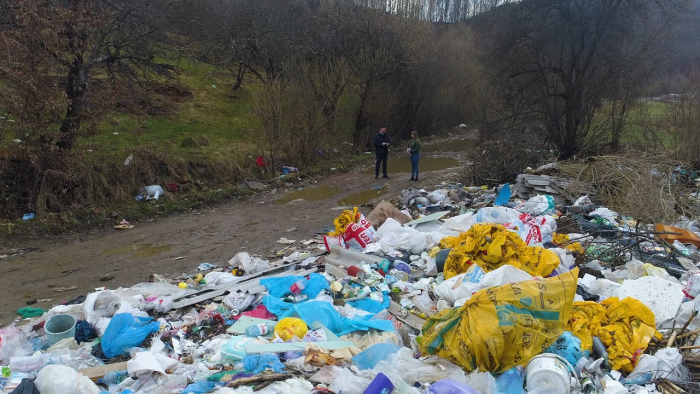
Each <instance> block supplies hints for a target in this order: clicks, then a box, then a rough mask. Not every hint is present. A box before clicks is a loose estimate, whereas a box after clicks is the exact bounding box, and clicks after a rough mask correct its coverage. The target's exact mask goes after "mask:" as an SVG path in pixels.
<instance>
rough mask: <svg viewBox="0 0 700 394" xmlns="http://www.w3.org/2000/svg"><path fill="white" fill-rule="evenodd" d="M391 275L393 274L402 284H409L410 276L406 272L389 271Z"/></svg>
mask: <svg viewBox="0 0 700 394" xmlns="http://www.w3.org/2000/svg"><path fill="white" fill-rule="evenodd" d="M389 274H391V276H393V277H395V278H396V279H397V280H400V281H402V282H408V274H407V273H406V272H404V271H400V270H397V269H392V270H391V271H389Z"/></svg>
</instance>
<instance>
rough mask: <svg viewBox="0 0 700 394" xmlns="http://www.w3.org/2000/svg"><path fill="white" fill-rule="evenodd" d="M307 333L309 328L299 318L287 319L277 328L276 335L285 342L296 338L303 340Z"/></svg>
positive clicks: (278, 324)
mask: <svg viewBox="0 0 700 394" xmlns="http://www.w3.org/2000/svg"><path fill="white" fill-rule="evenodd" d="M307 332H309V327H308V326H307V325H306V323H304V321H303V320H301V319H299V318H298V317H285V318H284V319H282V320H280V321H279V322H278V323H277V325H276V326H275V334H277V336H278V337H280V338H282V339H283V340H285V341H288V340H290V339H292V338H294V337H297V338H299V339H303V338H304V336H305V335H306V333H307Z"/></svg>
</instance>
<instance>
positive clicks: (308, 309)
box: [263, 295, 394, 336]
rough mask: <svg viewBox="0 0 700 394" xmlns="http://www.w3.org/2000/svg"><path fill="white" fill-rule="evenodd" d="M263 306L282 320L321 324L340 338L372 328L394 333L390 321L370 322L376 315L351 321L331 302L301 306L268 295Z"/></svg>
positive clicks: (315, 302) (308, 303)
mask: <svg viewBox="0 0 700 394" xmlns="http://www.w3.org/2000/svg"><path fill="white" fill-rule="evenodd" d="M263 304H264V305H265V307H266V308H267V310H268V311H270V313H272V314H275V315H277V317H278V318H279V319H280V320H281V319H284V318H285V317H299V318H300V319H301V320H303V321H304V322H305V323H306V324H314V323H316V322H319V323H321V324H323V325H324V326H326V327H327V328H328V329H329V330H331V332H332V333H333V334H336V335H339V336H340V335H345V334H349V333H351V332H353V331H357V330H363V331H368V330H369V329H370V328H374V329H377V330H380V331H391V332H393V331H394V325H393V323H392V322H391V321H389V320H370V319H371V318H372V317H373V316H374V315H365V316H362V317H356V318H355V319H349V318H347V317H343V316H341V315H340V313H338V311H336V310H335V309H334V308H333V305H331V304H330V303H329V302H324V301H315V300H312V301H307V302H304V303H301V304H290V303H287V302H284V301H281V300H279V299H277V298H275V297H272V296H269V295H267V296H265V298H263Z"/></svg>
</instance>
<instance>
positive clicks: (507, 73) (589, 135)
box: [490, 0, 684, 157]
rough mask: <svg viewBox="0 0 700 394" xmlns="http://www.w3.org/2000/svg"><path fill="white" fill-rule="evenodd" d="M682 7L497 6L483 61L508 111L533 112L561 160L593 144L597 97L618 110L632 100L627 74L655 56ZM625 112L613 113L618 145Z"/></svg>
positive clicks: (613, 3) (542, 0)
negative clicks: (494, 71)
mask: <svg viewBox="0 0 700 394" xmlns="http://www.w3.org/2000/svg"><path fill="white" fill-rule="evenodd" d="M682 3H684V2H683V1H674V0H659V1H652V0H596V1H587V0H586V1H584V0H531V1H527V2H521V3H519V4H515V5H511V6H509V7H506V8H504V9H503V14H502V15H503V17H502V18H503V19H501V20H499V21H498V22H499V30H498V32H497V40H496V45H495V46H494V51H493V52H492V55H493V56H492V58H491V60H490V62H491V65H492V66H493V67H496V68H498V69H499V70H500V73H498V79H499V81H498V82H499V83H500V84H501V86H502V88H503V89H504V91H505V92H506V95H507V97H508V100H509V102H510V104H511V108H512V110H513V111H514V112H515V113H516V114H534V115H536V116H537V118H538V119H539V120H540V121H541V122H542V124H543V126H544V130H545V131H546V138H547V140H548V142H549V143H551V144H553V145H554V146H556V147H557V148H559V150H560V151H561V154H562V155H563V156H565V157H567V156H571V155H573V154H576V153H578V152H580V151H581V150H583V149H584V148H585V145H586V143H587V142H591V141H593V142H595V141H600V138H602V137H603V134H602V132H603V131H602V130H601V129H600V128H596V127H592V125H593V120H594V115H595V114H596V111H597V110H598V109H599V108H600V107H601V106H602V105H603V100H604V99H605V98H610V99H612V100H614V102H615V103H616V105H618V104H620V103H622V104H621V105H623V106H625V105H627V104H624V103H628V102H629V100H630V99H632V98H633V97H635V96H634V93H635V92H634V90H632V89H630V87H631V86H633V85H634V84H639V83H640V80H639V79H636V78H635V79H632V77H633V76H644V75H645V72H643V71H642V70H644V69H646V68H648V67H649V64H650V62H651V64H653V62H654V61H655V59H657V57H656V55H658V54H659V52H657V51H656V50H655V49H656V48H657V44H659V43H661V40H662V39H663V38H664V37H665V33H666V32H667V31H668V29H670V27H671V26H672V25H673V24H672V21H673V18H674V15H676V13H677V12H678V9H679V7H680V6H682ZM623 85H624V86H623ZM611 86H616V87H617V88H613V89H611V88H610V87H611ZM620 95H622V96H620ZM625 96H626V97H625ZM620 98H624V101H622V102H620V101H618V99H620ZM626 109H627V107H624V108H616V109H615V111H613V113H614V116H615V119H616V123H615V124H614V127H613V129H614V130H617V131H616V133H617V141H618V142H619V131H620V130H621V128H620V126H621V125H622V124H623V123H621V122H624V116H625V115H626V112H627V111H626Z"/></svg>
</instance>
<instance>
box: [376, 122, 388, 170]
mask: <svg viewBox="0 0 700 394" xmlns="http://www.w3.org/2000/svg"><path fill="white" fill-rule="evenodd" d="M390 144H391V141H390V140H389V136H388V135H386V127H380V128H379V133H377V134H376V135H375V136H374V148H375V150H376V151H377V164H376V166H375V169H374V179H378V178H379V164H382V171H383V172H384V178H389V175H387V174H386V160H387V157H388V156H389V145H390Z"/></svg>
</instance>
